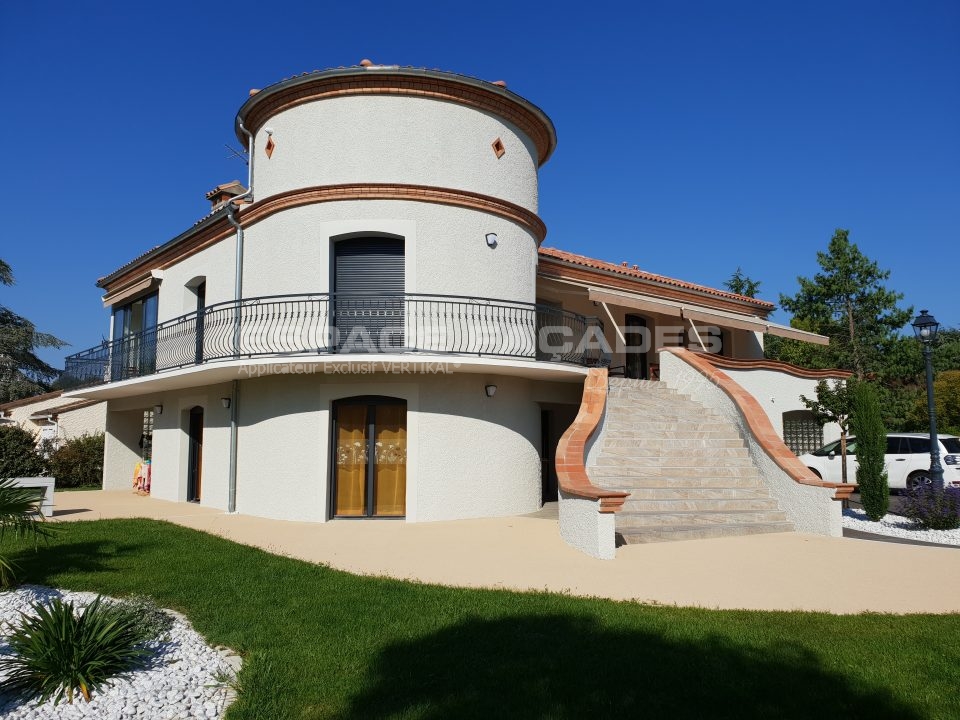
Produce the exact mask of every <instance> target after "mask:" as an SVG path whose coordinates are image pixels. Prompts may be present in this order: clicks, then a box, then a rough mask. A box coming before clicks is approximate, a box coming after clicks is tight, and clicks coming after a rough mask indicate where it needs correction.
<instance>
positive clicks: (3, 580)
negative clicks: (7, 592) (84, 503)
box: [0, 479, 53, 588]
mask: <svg viewBox="0 0 960 720" xmlns="http://www.w3.org/2000/svg"><path fill="white" fill-rule="evenodd" d="M42 503H43V488H32V487H19V486H17V485H16V484H15V483H14V481H13V480H12V479H5V480H0V540H2V539H3V536H4V534H5V533H7V532H11V533H13V535H14V536H15V537H17V538H20V539H22V538H29V539H32V540H33V541H34V543H36V542H37V541H38V540H39V539H40V538H47V537H50V536H51V535H53V530H52V529H51V528H50V527H49V526H47V525H45V524H44V520H43V515H42V514H41V513H40V506H41V504H42ZM16 569H17V565H16V563H15V562H13V560H11V559H10V558H9V557H7V555H6V554H4V553H3V552H0V588H7V587H10V586H11V585H13V584H14V583H15V582H16Z"/></svg>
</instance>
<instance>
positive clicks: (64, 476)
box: [48, 433, 103, 488]
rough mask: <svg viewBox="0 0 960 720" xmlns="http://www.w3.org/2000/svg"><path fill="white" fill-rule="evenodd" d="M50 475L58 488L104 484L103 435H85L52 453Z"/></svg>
mask: <svg viewBox="0 0 960 720" xmlns="http://www.w3.org/2000/svg"><path fill="white" fill-rule="evenodd" d="M48 463H49V465H50V474H51V475H52V476H53V477H55V478H56V479H57V487H60V488H75V487H89V486H100V485H102V484H103V433H94V434H93V435H89V434H87V433H84V434H83V435H80V436H79V437H75V438H71V439H70V440H67V441H66V442H64V443H63V444H62V445H61V446H60V447H59V448H57V449H56V450H54V451H53V452H51V453H50V459H49V461H48Z"/></svg>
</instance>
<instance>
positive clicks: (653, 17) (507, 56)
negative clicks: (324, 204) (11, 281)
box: [0, 0, 960, 364]
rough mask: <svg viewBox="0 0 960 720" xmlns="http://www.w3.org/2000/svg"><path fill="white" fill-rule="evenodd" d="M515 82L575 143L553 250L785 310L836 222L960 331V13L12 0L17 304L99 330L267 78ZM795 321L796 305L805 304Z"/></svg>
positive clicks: (231, 173)
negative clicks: (754, 284)
mask: <svg viewBox="0 0 960 720" xmlns="http://www.w3.org/2000/svg"><path fill="white" fill-rule="evenodd" d="M364 57H369V58H371V59H372V60H374V61H375V62H380V63H390V64H393V63H396V64H401V65H414V66H422V67H430V68H440V69H444V70H453V71H456V72H460V73H463V74H467V75H473V76H476V77H480V78H484V79H488V80H500V79H503V80H506V81H507V82H508V84H509V87H510V89H511V90H513V91H515V92H517V93H519V94H521V95H523V96H524V97H526V98H528V99H529V100H531V101H532V102H534V103H535V104H537V105H539V106H540V107H541V108H543V109H544V110H545V111H546V112H547V114H548V115H550V117H551V118H552V119H553V121H554V123H555V124H556V126H557V133H558V137H559V144H558V148H557V152H556V153H555V155H554V156H553V158H552V159H551V160H550V161H549V162H548V163H547V164H546V165H545V166H544V167H543V169H542V171H541V187H540V196H541V207H540V214H541V217H542V218H543V219H544V221H545V222H546V224H547V227H548V235H547V240H546V244H547V245H551V246H555V247H561V248H563V249H566V250H570V251H573V252H580V253H584V254H588V255H592V256H594V257H600V258H603V259H606V260H611V261H614V262H620V261H623V260H627V261H629V262H630V263H631V264H633V263H636V264H638V265H639V266H640V267H641V268H643V269H645V270H648V271H651V272H656V273H661V274H665V275H670V276H673V277H678V278H681V279H684V280H689V281H692V282H699V283H704V284H707V285H712V286H721V284H722V283H723V281H724V280H726V279H727V278H729V276H730V274H731V273H732V272H733V271H734V270H735V269H736V268H737V266H741V267H742V268H743V269H744V271H745V272H746V273H747V274H748V275H749V276H751V277H752V278H754V279H757V280H760V281H761V282H762V286H761V292H760V296H761V297H762V298H765V299H767V300H771V301H773V302H776V301H777V299H778V296H779V294H780V293H787V294H792V293H794V292H796V290H797V283H796V277H797V275H805V276H811V275H812V274H813V273H815V272H816V271H817V269H818V268H817V264H816V252H817V251H818V250H822V249H824V248H825V247H826V245H827V242H828V241H829V239H830V237H831V235H832V234H833V230H834V228H837V227H843V228H849V229H850V230H851V237H852V239H853V241H854V242H856V243H857V244H858V245H859V246H860V248H861V249H862V250H863V251H864V252H865V253H866V254H867V255H868V256H869V257H871V258H873V259H875V260H877V261H878V262H879V263H880V265H881V267H883V268H886V269H889V270H891V271H892V276H891V279H890V285H891V286H892V287H893V288H895V289H897V290H899V291H900V292H903V293H904V294H905V296H906V297H905V300H904V304H905V305H912V306H914V308H915V310H919V309H920V308H921V307H922V308H929V309H930V311H931V312H932V313H933V314H934V315H936V316H937V318H938V319H939V320H940V321H941V322H943V323H944V324H946V325H949V326H953V327H957V326H960V301H958V292H957V287H958V283H957V280H956V277H957V273H958V270H957V266H958V260H957V249H958V246H960V245H958V239H960V238H958V235H960V232H958V231H960V81H958V75H960V72H958V71H960V3H957V2H956V1H955V0H950V1H943V2H933V1H927V0H913V1H904V2H885V1H883V0H871V1H870V2H846V1H843V0H835V1H832V2H822V1H820V0H814V1H811V2H783V1H780V0H756V1H751V2H745V1H744V2H741V1H739V0H724V1H723V2H721V1H720V0H717V1H715V2H708V1H706V0H703V1H698V2H694V1H683V0H677V1H667V0H659V1H658V2H651V1H644V0H640V1H639V2H636V3H624V4H614V3H589V4H583V3H577V4H572V3H571V4H561V3H526V4H518V3H497V2H486V3H483V4H476V5H472V6H467V5H465V4H456V3H449V2H444V3H423V2H420V3H397V2H390V3H380V2H375V1H370V2H363V3H307V2H304V3H280V2H278V3H274V4H272V5H268V4H267V3H248V2H231V3H228V4H227V5H220V6H216V7H214V6H212V5H211V4H209V3H203V4H201V3H194V2H190V3H181V2H164V3H155V4H149V5H148V4H146V3H123V4H121V3H117V4H116V5H114V4H111V3H103V2H100V3H97V2H69V3H57V2H53V3H51V2H40V1H38V2H30V3H3V4H2V5H0V83H2V92H3V101H2V102H0V111H2V113H3V116H4V127H5V128H6V129H5V132H4V139H3V142H2V165H0V167H2V170H0V190H2V197H3V198H4V200H5V202H4V220H5V222H4V223H3V227H2V230H0V257H2V258H4V259H5V260H6V261H7V262H9V263H10V264H11V265H12V266H13V270H14V273H15V275H16V278H17V285H16V286H14V287H12V288H2V287H0V303H3V304H4V305H7V306H9V307H11V308H13V309H14V310H16V311H17V312H20V313H21V314H23V315H26V316H27V317H29V318H30V319H31V320H33V321H34V322H35V323H36V324H37V326H38V327H39V328H40V329H41V330H44V331H47V332H52V333H54V334H56V335H58V336H60V337H62V338H63V339H65V340H67V341H68V342H70V343H71V344H72V347H71V348H68V349H65V350H64V351H60V352H48V353H45V354H44V357H45V358H46V359H48V360H50V361H52V362H53V363H54V364H60V363H62V357H63V355H64V354H67V353H69V352H76V351H78V350H82V349H85V348H87V347H90V346H92V345H95V344H97V343H98V342H99V341H100V339H101V338H102V337H103V336H104V335H105V334H106V333H107V324H108V319H107V314H106V311H105V310H103V309H102V306H101V303H100V294H101V293H100V291H99V289H98V288H96V286H95V282H96V279H97V278H98V277H100V276H102V275H105V274H107V273H108V272H110V271H112V270H114V269H116V268H117V267H119V266H120V265H122V264H124V263H125V262H127V261H128V260H130V259H132V258H133V257H135V256H136V255H139V254H140V253H142V252H143V251H145V250H146V249H148V248H150V247H153V246H154V245H157V244H159V243H161V242H165V241H166V240H168V239H170V238H172V237H173V236H175V235H177V234H178V233H180V232H181V231H183V230H184V229H186V228H187V227H189V226H190V225H191V224H192V223H193V222H194V221H196V220H197V219H198V218H199V217H201V216H202V215H203V214H204V213H205V212H206V211H207V208H208V204H207V202H206V200H205V199H204V193H205V192H206V191H207V190H209V189H211V188H213V187H214V186H215V185H217V184H218V183H221V182H224V181H227V180H231V179H234V178H239V179H245V177H246V168H245V166H244V165H243V164H242V163H241V162H239V161H238V160H236V159H231V158H230V157H229V153H228V151H227V149H226V148H225V147H224V144H225V143H227V144H231V145H237V144H238V143H237V140H236V138H235V137H234V136H233V118H234V115H235V113H236V111H237V109H238V108H239V107H240V105H241V104H242V103H243V101H244V100H245V99H246V97H247V92H248V90H249V89H250V88H252V87H258V88H259V87H264V86H265V85H268V84H270V83H273V82H276V81H279V80H281V79H283V78H285V77H289V76H290V75H293V74H296V73H299V72H303V71H307V70H313V69H320V68H327V67H334V66H338V65H353V64H356V63H357V62H359V61H360V59H361V58H364ZM775 317H776V318H777V319H779V320H780V321H784V322H785V321H786V320H787V319H788V318H787V316H786V315H785V314H784V313H783V312H778V313H777V314H776V315H775Z"/></svg>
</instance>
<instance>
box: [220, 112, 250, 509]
mask: <svg viewBox="0 0 960 720" xmlns="http://www.w3.org/2000/svg"><path fill="white" fill-rule="evenodd" d="M237 125H238V127H239V128H240V130H241V131H242V132H243V134H244V135H246V136H247V191H246V192H245V193H243V194H242V195H238V196H237V197H235V198H231V199H230V200H229V201H228V202H227V220H228V221H229V222H230V224H231V225H233V226H234V227H235V228H236V229H237V245H236V252H237V261H236V271H235V272H236V278H235V281H234V286H233V299H234V303H235V305H234V308H233V314H234V321H233V352H234V357H235V358H237V359H239V358H240V302H241V300H243V226H242V225H241V224H240V222H239V221H238V220H237V218H236V217H235V216H234V212H235V206H234V203H235V202H237V200H244V199H248V198H249V199H250V201H251V202H252V201H253V160H254V153H253V134H252V133H251V132H250V131H249V130H247V129H246V128H245V127H244V126H243V122H242V121H239V120H238V122H237ZM237 372H239V368H237ZM230 385H231V387H230V469H229V475H228V479H227V512H230V513H234V512H236V511H237V427H238V425H239V420H240V381H239V380H234V381H233V382H232V383H231V384H230Z"/></svg>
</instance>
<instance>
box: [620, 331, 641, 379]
mask: <svg viewBox="0 0 960 720" xmlns="http://www.w3.org/2000/svg"><path fill="white" fill-rule="evenodd" d="M624 325H625V327H624V328H623V336H624V337H625V338H626V340H627V348H628V350H627V359H626V367H625V368H624V375H626V377H628V378H633V379H634V380H642V379H644V378H646V377H647V353H646V349H647V344H646V339H647V334H646V332H644V330H645V329H646V327H647V321H646V320H644V319H643V318H642V317H640V316H639V315H627V316H626V317H625V318H624ZM637 347H639V348H643V350H642V351H638V350H631V349H629V348H637Z"/></svg>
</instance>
